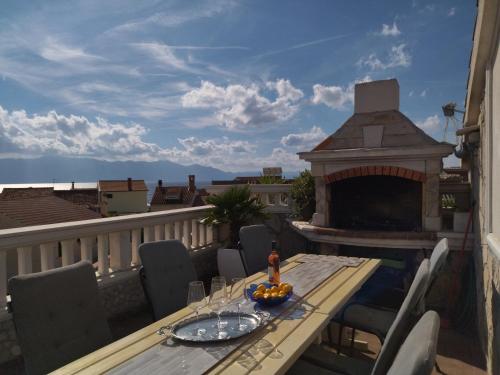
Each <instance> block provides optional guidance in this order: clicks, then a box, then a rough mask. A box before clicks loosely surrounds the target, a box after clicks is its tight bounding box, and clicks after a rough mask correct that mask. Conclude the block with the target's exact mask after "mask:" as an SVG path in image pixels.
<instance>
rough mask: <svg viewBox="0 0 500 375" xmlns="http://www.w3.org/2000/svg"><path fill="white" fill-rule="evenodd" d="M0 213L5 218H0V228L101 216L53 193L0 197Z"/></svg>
mask: <svg viewBox="0 0 500 375" xmlns="http://www.w3.org/2000/svg"><path fill="white" fill-rule="evenodd" d="M0 215H1V216H3V217H4V218H7V220H1V219H0V229H6V228H16V227H26V226H30V225H43V224H54V223H64V222H67V221H77V220H89V219H98V218H100V217H101V215H99V214H98V213H97V212H94V211H91V210H89V209H87V208H84V207H82V206H78V205H76V204H73V203H70V202H67V201H65V200H64V199H61V198H57V197H55V196H53V195H48V196H42V197H35V198H24V199H9V200H7V199H1V200H0Z"/></svg>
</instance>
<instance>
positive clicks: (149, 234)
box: [144, 227, 154, 243]
mask: <svg viewBox="0 0 500 375" xmlns="http://www.w3.org/2000/svg"><path fill="white" fill-rule="evenodd" d="M153 241H154V233H153V228H152V227H144V243H146V242H153Z"/></svg>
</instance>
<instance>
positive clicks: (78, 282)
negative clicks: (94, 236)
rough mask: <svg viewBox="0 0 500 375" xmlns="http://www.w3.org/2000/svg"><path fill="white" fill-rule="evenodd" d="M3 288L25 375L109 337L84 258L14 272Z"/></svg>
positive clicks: (83, 352)
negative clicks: (45, 268) (53, 266)
mask: <svg viewBox="0 0 500 375" xmlns="http://www.w3.org/2000/svg"><path fill="white" fill-rule="evenodd" d="M9 290H10V294H11V298H12V302H11V306H12V314H13V318H14V323H15V326H16V331H17V337H18V341H19V344H20V346H21V350H22V353H23V357H24V363H25V368H26V372H27V373H28V374H46V373H47V372H50V371H52V370H55V369H57V368H59V367H62V366H63V365H65V364H67V363H69V362H71V361H73V360H76V359H78V358H80V357H82V356H84V355H86V354H89V353H91V352H93V351H94V350H97V349H99V348H100V347H102V346H104V345H106V344H108V343H110V342H111V332H110V329H109V326H108V323H107V321H106V315H105V312H104V309H103V308H102V305H101V303H100V299H99V292H98V288H97V281H96V277H95V272H94V269H93V267H92V265H91V264H90V263H88V262H79V263H76V264H73V265H71V266H67V267H62V268H57V269H54V270H51V271H46V272H39V273H33V274H29V275H23V276H15V277H13V278H11V279H10V280H9Z"/></svg>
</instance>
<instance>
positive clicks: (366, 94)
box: [354, 79, 399, 113]
mask: <svg viewBox="0 0 500 375" xmlns="http://www.w3.org/2000/svg"><path fill="white" fill-rule="evenodd" d="M392 110H394V111H399V84H398V81H397V80H396V79H386V80H382V81H372V82H364V83H358V84H356V86H355V87H354V113H368V112H380V111H392Z"/></svg>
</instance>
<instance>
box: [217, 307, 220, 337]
mask: <svg viewBox="0 0 500 375" xmlns="http://www.w3.org/2000/svg"><path fill="white" fill-rule="evenodd" d="M217 330H218V331H219V332H220V311H218V312H217Z"/></svg>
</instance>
